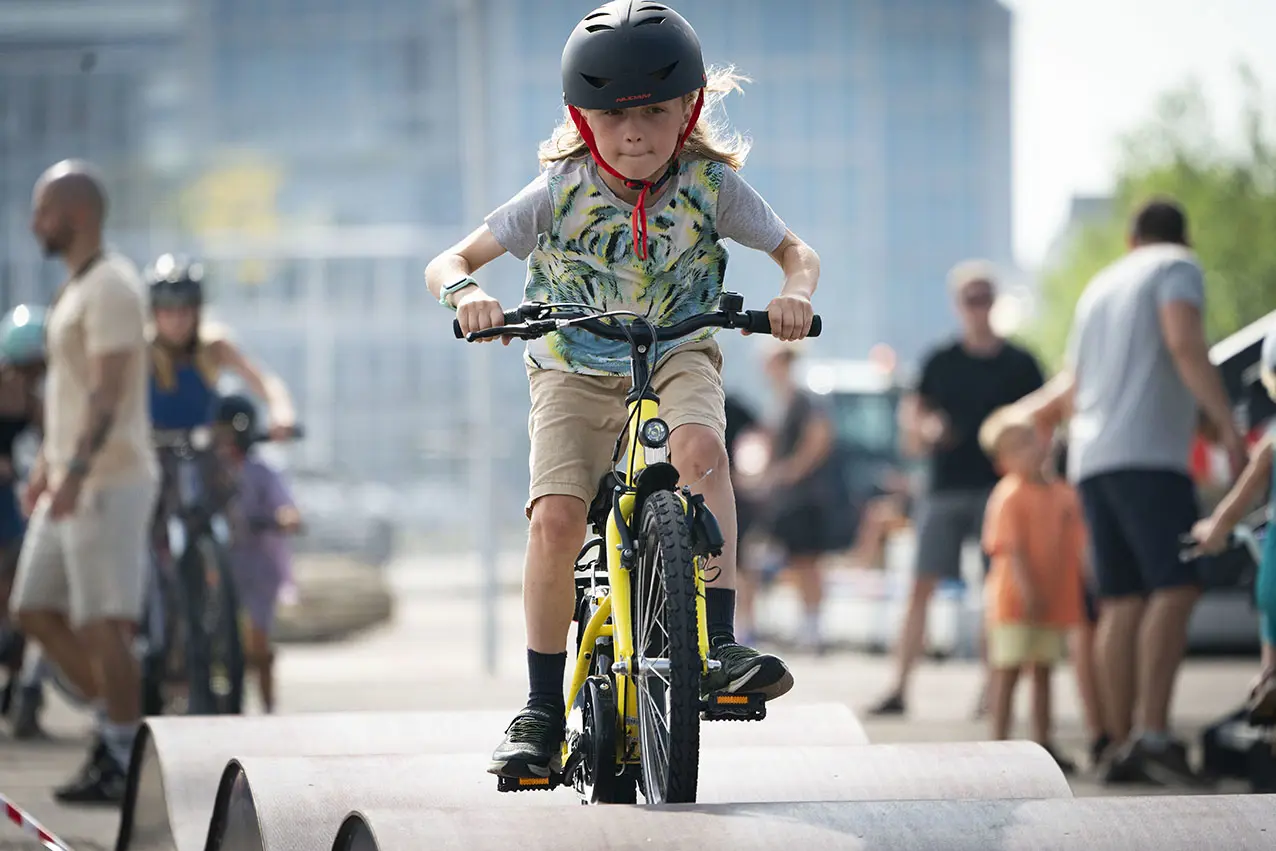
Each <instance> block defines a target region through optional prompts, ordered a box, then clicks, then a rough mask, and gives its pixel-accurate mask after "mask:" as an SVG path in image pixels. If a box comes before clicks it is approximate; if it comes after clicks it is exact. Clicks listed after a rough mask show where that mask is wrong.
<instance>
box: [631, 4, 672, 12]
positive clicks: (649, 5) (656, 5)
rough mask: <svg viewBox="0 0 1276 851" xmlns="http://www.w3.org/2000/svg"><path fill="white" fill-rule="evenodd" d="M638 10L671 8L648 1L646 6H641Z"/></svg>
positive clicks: (658, 10) (652, 10) (661, 10)
mask: <svg viewBox="0 0 1276 851" xmlns="http://www.w3.org/2000/svg"><path fill="white" fill-rule="evenodd" d="M638 11H639V12H667V11H669V9H668V7H667V6H661V5H659V4H657V3H648V4H647V5H646V6H642V7H640V8H639V9H638Z"/></svg>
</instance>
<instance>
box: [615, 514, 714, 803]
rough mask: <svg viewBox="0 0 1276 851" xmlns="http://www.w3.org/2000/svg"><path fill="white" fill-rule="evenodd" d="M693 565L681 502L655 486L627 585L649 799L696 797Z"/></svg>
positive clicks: (644, 777) (697, 660)
mask: <svg viewBox="0 0 1276 851" xmlns="http://www.w3.org/2000/svg"><path fill="white" fill-rule="evenodd" d="M695 570H696V563H695V559H694V557H693V554H692V550H691V530H690V526H689V524H688V523H687V518H686V510H685V508H684V507H683V503H682V501H681V500H680V499H678V496H677V494H675V493H674V492H673V491H656V492H655V493H653V494H652V495H651V496H649V497H648V498H647V501H646V502H645V503H644V504H643V507H642V528H641V537H640V550H639V553H638V563H637V569H636V570H635V571H634V574H633V582H632V587H631V596H632V598H633V604H632V605H633V624H634V655H635V657H636V665H635V668H636V669H637V671H638V674H637V676H636V677H635V682H636V685H637V695H638V733H639V748H640V754H641V763H642V789H643V796H644V797H645V798H646V799H647V803H649V804H664V803H670V804H685V803H693V802H694V801H695V799H696V782H697V779H698V775H699V770H700V674H701V660H700V645H699V641H698V634H699V633H698V629H697V620H696V576H695Z"/></svg>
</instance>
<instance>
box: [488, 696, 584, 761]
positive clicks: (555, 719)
mask: <svg viewBox="0 0 1276 851" xmlns="http://www.w3.org/2000/svg"><path fill="white" fill-rule="evenodd" d="M564 735H565V721H564V718H563V713H562V712H561V711H556V710H554V709H552V708H550V707H545V706H527V707H524V708H523V709H521V710H519V713H518V714H517V715H515V716H514V720H513V721H511V722H510V725H509V726H508V727H506V728H505V741H503V742H501V744H500V745H499V746H498V747H497V748H496V750H495V751H494V752H493V753H492V762H491V763H490V764H489V765H488V767H487V771H488V773H489V774H495V775H497V776H498V777H514V778H518V777H549V776H550V775H551V774H557V773H559V772H561V771H562V770H563V737H564Z"/></svg>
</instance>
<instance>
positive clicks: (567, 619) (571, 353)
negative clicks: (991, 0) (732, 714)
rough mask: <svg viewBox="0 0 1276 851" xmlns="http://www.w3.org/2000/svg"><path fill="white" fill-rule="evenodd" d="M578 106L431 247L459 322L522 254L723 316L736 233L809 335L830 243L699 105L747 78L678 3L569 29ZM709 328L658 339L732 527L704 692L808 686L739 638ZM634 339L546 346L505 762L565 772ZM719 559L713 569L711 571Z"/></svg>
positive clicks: (623, 11)
mask: <svg viewBox="0 0 1276 851" xmlns="http://www.w3.org/2000/svg"><path fill="white" fill-rule="evenodd" d="M562 78H563V95H564V100H565V101H566V103H567V118H566V119H565V120H564V121H563V123H562V125H561V126H559V127H558V128H557V129H556V130H555V131H554V133H553V135H552V137H551V138H550V139H549V140H548V141H546V142H545V143H544V144H543V145H542V146H541V150H540V160H541V164H542V166H543V169H542V171H541V173H540V174H539V176H537V177H536V179H535V180H533V181H532V182H531V183H530V184H528V185H527V186H526V187H525V188H524V189H523V190H522V191H521V192H520V193H519V194H518V195H516V196H515V197H514V198H513V199H512V200H510V201H509V202H507V203H506V204H505V205H503V206H501V207H500V208H499V209H497V210H496V211H494V212H493V213H491V214H490V215H489V216H488V217H487V219H486V222H485V223H484V224H483V226H481V227H480V228H478V229H477V230H475V231H474V232H473V233H471V234H470V235H469V236H468V237H466V238H465V239H464V240H462V241H461V242H460V243H458V244H457V245H455V246H453V247H452V248H450V249H448V250H447V251H445V252H444V253H443V254H441V255H439V256H438V257H436V258H435V259H434V260H433V261H431V262H430V264H429V266H428V268H427V269H426V282H427V284H428V286H429V288H430V291H431V292H432V293H433V294H434V295H436V296H438V297H439V300H440V301H441V302H443V303H444V304H445V305H447V306H449V307H452V308H454V309H455V310H456V311H457V318H458V320H459V322H460V326H461V328H462V330H463V331H465V332H467V333H468V332H471V331H479V330H482V329H485V328H491V327H495V326H497V325H501V324H504V318H503V309H502V306H501V305H500V303H499V302H498V301H497V300H496V299H495V298H493V297H492V296H490V295H488V294H487V293H486V292H484V291H483V290H482V289H481V288H480V287H479V285H478V283H477V282H476V281H475V280H474V278H473V277H471V275H472V274H473V273H474V272H475V271H476V270H478V269H480V268H481V267H483V266H485V265H486V264H488V263H490V262H491V261H493V260H495V259H496V258H497V257H499V256H500V255H501V254H504V253H506V252H509V253H510V254H513V255H514V256H516V257H518V258H520V259H522V258H527V266H528V269H527V283H526V288H525V291H524V293H523V298H524V299H525V300H528V301H532V300H537V301H569V302H578V303H585V304H588V305H591V306H594V307H598V308H605V309H609V310H615V309H625V310H632V311H635V312H637V313H639V314H642V315H645V316H647V317H648V318H649V319H650V320H651V322H652V323H653V324H655V325H658V326H659V325H672V324H674V323H676V322H679V321H681V320H683V319H686V318H688V317H691V316H695V315H697V314H700V313H704V312H709V311H713V310H715V309H716V307H717V301H718V296H719V294H720V293H721V292H722V288H723V276H724V273H725V271H726V263H727V251H726V248H725V247H724V245H723V244H722V240H723V239H733V240H735V241H736V242H739V243H740V244H742V245H745V246H747V247H750V248H754V249H757V250H760V251H765V252H767V253H768V254H769V255H770V256H771V257H772V258H773V259H774V260H775V261H776V263H777V264H778V265H779V266H780V267H781V269H782V270H783V273H784V283H783V286H782V287H781V290H780V294H779V295H778V296H777V297H776V298H775V299H773V300H772V301H771V302H770V304H769V305H768V308H767V313H768V314H769V317H770V321H771V328H772V333H773V335H774V336H776V337H778V338H779V339H781V340H797V339H801V338H803V337H805V336H806V335H807V332H808V331H809V329H810V325H811V318H812V315H813V314H812V308H811V294H812V293H813V292H814V291H815V287H816V283H817V281H818V278H819V258H818V257H817V256H816V254H815V252H814V251H813V250H812V249H810V248H809V247H808V246H806V245H805V244H804V243H803V242H802V241H801V240H800V239H798V238H797V237H796V236H795V235H794V234H793V233H792V232H791V231H790V230H789V229H788V228H787V227H786V226H785V224H784V222H783V221H781V220H780V218H779V217H778V216H776V214H775V213H774V212H773V211H772V210H771V208H770V207H769V206H768V205H767V203H766V202H765V201H764V200H763V199H762V198H761V197H760V196H759V195H758V194H757V193H756V192H755V191H754V190H753V189H752V188H751V187H750V186H749V185H748V184H747V183H746V182H745V181H744V180H743V179H742V178H740V177H739V176H738V175H737V174H736V170H737V169H738V168H739V167H740V166H741V165H742V163H743V160H744V155H745V152H746V148H745V145H744V144H743V142H742V141H741V140H740V139H739V138H738V137H735V138H731V137H726V136H724V135H723V134H722V133H721V131H720V130H718V128H716V127H715V126H714V125H713V124H712V123H711V122H710V121H709V120H708V119H707V117H706V116H705V115H704V114H703V109H704V106H705V100H706V94H711V95H713V96H714V97H715V99H716V98H717V97H720V96H721V95H723V94H725V93H726V92H727V91H729V90H730V89H733V88H738V80H739V78H738V77H735V76H734V75H732V74H731V73H729V72H715V73H714V74H713V75H712V77H711V76H709V75H708V74H707V73H706V70H705V66H704V60H703V58H702V55H701V50H700V42H699V39H698V38H697V36H696V33H695V31H694V30H693V29H692V28H691V25H690V24H688V23H687V21H686V20H685V19H683V18H682V16H680V15H679V14H678V13H677V12H675V11H674V10H672V9H670V8H668V7H667V6H663V5H661V4H659V3H655V2H651V0H643V2H638V0H615V2H611V3H607V4H606V5H604V6H601V7H600V8H598V9H596V10H595V11H593V12H591V13H590V14H589V15H587V16H586V17H585V19H584V20H582V21H581V22H580V23H579V24H578V25H577V26H576V28H575V30H573V32H572V34H571V36H570V37H569V39H568V41H567V45H566V47H565V48H564V50H563V58H562ZM713 333H714V332H713V330H712V329H706V330H704V331H699V332H696V333H694V334H692V335H689V336H688V337H684V338H682V339H678V340H674V341H670V342H667V343H661V344H659V345H658V346H656V347H655V349H656V350H655V353H654V355H655V359H656V362H657V363H658V370H657V371H656V372H655V373H654V375H653V378H652V387H653V389H654V390H655V392H656V393H657V394H658V395H659V397H660V402H661V416H662V418H664V419H666V420H667V421H668V423H669V425H670V427H671V429H672V434H671V437H670V441H669V444H670V449H671V454H672V459H671V460H672V461H673V463H674V465H675V466H676V467H677V469H678V470H679V472H680V473H681V476H682V481H683V483H686V484H689V485H690V486H691V487H692V489H693V490H695V491H698V492H700V493H703V494H704V497H705V502H706V504H707V505H708V506H709V508H710V510H711V511H712V512H713V513H714V515H715V516H716V517H717V519H718V522H719V523H720V525H721V527H722V533H723V536H724V537H725V538H726V546H725V547H724V549H723V553H722V556H721V557H720V559H719V560H718V566H720V567H721V568H722V569H721V572H718V571H716V570H712V569H711V570H710V571H709V572H708V575H709V576H710V577H715V578H714V581H713V582H712V583H711V584H710V585H709V587H708V590H707V594H706V608H707V621H708V624H707V625H708V630H709V635H710V644H711V655H712V658H714V659H717V660H718V661H720V662H721V663H722V664H721V667H720V668H719V669H718V670H717V671H714V672H712V673H711V674H710V675H709V677H708V679H707V681H706V683H705V690H706V691H710V690H728V691H735V692H758V693H762V694H764V695H765V696H766V697H767V698H768V699H772V698H775V697H779V696H780V695H782V694H784V693H786V692H787V691H788V690H789V689H790V688H792V686H793V676H792V674H790V673H789V671H788V668H787V667H786V666H785V664H784V663H783V662H782V661H781V660H780V659H778V658H776V657H774V656H771V655H766V654H760V653H758V652H757V651H756V650H753V649H752V648H749V647H745V646H743V645H740V644H738V643H737V642H736V641H735V636H734V608H735V591H734V586H735V542H736V534H735V526H736V517H735V501H734V496H733V493H732V488H731V480H730V476H729V474H728V466H727V457H726V450H725V448H724V443H723V436H724V432H725V419H726V415H725V410H724V395H723V389H722V380H721V374H720V373H721V367H722V358H721V353H720V352H719V349H718V346H717V343H716V342H714V340H713V339H712V335H713ZM628 355H629V347H628V345H627V344H625V343H615V342H609V341H605V340H601V339H598V338H595V337H593V336H591V335H589V334H588V333H587V332H584V331H581V330H579V329H571V330H565V331H561V332H556V333H553V334H550V335H547V336H546V337H544V338H542V339H540V340H534V341H530V342H529V343H528V346H527V351H526V355H525V362H526V368H527V372H528V378H529V382H530V385H531V388H530V389H531V414H530V422H529V431H530V435H531V491H530V494H529V499H528V503H527V514H528V517H529V519H530V523H531V527H530V535H529V540H528V546H527V561H526V571H525V580H524V590H523V594H524V611H525V613H526V621H527V646H528V651H527V659H528V674H529V679H530V694H529V698H528V702H527V705H526V706H525V707H524V708H523V709H522V710H520V711H519V713H518V714H517V715H516V716H515V718H514V721H513V722H512V723H511V724H510V726H509V727H508V728H507V730H506V736H505V740H504V741H503V742H502V743H501V745H500V746H499V747H498V748H497V749H496V751H495V753H494V754H493V756H492V762H491V765H490V767H489V769H488V770H489V771H490V772H492V773H493V774H497V775H501V776H506V777H544V776H546V775H548V774H549V773H551V772H556V771H558V770H560V768H561V766H560V764H559V763H560V761H561V743H562V739H563V718H564V706H563V703H564V695H563V691H564V689H563V674H564V669H565V666H566V660H567V654H566V652H565V651H566V647H567V634H568V629H569V627H570V625H571V621H572V614H573V606H574V599H575V597H574V585H573V578H572V564H573V562H574V560H575V557H576V555H577V553H578V551H579V549H580V547H581V545H582V544H583V542H584V534H585V525H586V509H587V506H588V505H589V503H590V501H591V500H592V499H593V496H594V493H595V491H596V490H597V487H598V482H599V480H600V479H601V477H602V476H603V474H604V473H606V472H607V470H608V469H609V468H610V458H611V452H612V448H613V446H614V443H615V440H616V435H617V434H619V433H620V432H621V431H622V430H623V428H624V425H625V421H626V412H625V403H624V397H625V391H626V390H627V389H628V374H629V359H628ZM715 574H716V576H715Z"/></svg>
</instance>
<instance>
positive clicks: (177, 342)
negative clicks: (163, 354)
mask: <svg viewBox="0 0 1276 851" xmlns="http://www.w3.org/2000/svg"><path fill="white" fill-rule="evenodd" d="M197 319H198V314H197V313H196V311H195V308H193V307H157V308H155V332H156V334H157V335H158V336H159V338H160V339H161V340H163V341H164V342H165V343H167V344H168V345H170V346H184V345H186V344H187V343H189V342H190V340H191V337H192V336H194V334H195V323H196V321H197Z"/></svg>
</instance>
